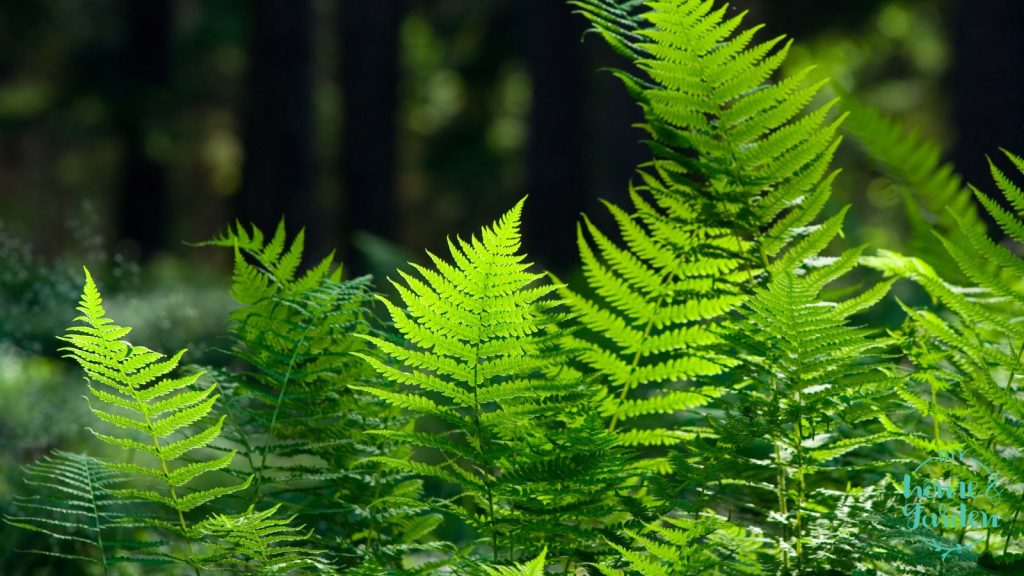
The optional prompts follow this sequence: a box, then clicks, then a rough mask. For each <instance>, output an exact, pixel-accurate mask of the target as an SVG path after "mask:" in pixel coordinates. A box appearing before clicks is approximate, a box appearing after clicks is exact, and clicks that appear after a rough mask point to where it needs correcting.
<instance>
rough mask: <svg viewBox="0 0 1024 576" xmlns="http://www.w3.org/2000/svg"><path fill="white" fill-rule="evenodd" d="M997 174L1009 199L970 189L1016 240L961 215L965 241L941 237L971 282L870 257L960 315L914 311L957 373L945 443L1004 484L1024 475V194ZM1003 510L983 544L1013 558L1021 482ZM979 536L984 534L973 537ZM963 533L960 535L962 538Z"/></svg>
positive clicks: (938, 361) (937, 356) (994, 169)
mask: <svg viewBox="0 0 1024 576" xmlns="http://www.w3.org/2000/svg"><path fill="white" fill-rule="evenodd" d="M1005 156H1006V159H1007V160H1009V162H1010V164H1011V165H1013V166H1014V167H1015V169H1016V170H1018V171H1020V172H1021V173H1024V159H1022V158H1021V157H1019V156H1017V155H1015V154H1012V153H1010V152H1005ZM990 168H991V173H992V177H993V180H994V181H995V183H996V186H997V188H998V189H999V191H1000V192H1001V194H1002V196H1003V198H1004V199H1005V201H1006V204H1005V205H1004V204H1003V203H1001V202H1000V201H998V200H997V199H996V198H994V197H992V196H990V195H988V194H986V193H984V192H981V191H980V190H978V189H976V188H973V191H974V194H975V196H976V198H977V199H978V202H979V203H980V204H981V206H982V207H983V208H984V209H985V211H986V212H988V214H989V216H990V217H991V218H992V220H993V221H994V222H995V223H996V224H997V225H998V226H999V228H1000V229H1001V231H1002V232H1003V233H1004V234H1005V235H1006V236H1007V239H1008V241H1009V242H1012V244H1013V246H1011V245H1009V244H1006V243H996V242H995V241H994V240H992V239H991V238H990V237H989V236H988V234H987V232H986V230H985V229H984V227H981V226H976V225H974V224H973V223H972V222H971V221H970V220H968V219H965V218H963V217H962V216H961V215H959V214H952V215H951V217H952V218H953V219H955V220H957V221H958V222H959V224H960V230H959V234H960V237H961V238H962V240H961V241H959V242H957V241H953V240H951V239H948V238H946V237H944V236H941V235H939V240H940V241H941V243H942V245H943V246H944V248H945V249H946V251H947V252H948V254H949V256H950V257H951V259H952V260H953V262H955V263H956V265H957V266H959V268H960V270H961V273H962V275H963V276H964V277H965V278H968V279H969V280H970V281H971V282H973V284H974V285H972V286H968V287H962V286H957V285H954V284H952V283H950V282H948V281H946V280H945V279H943V278H942V277H940V276H939V274H937V273H936V272H935V271H934V269H933V268H932V267H930V266H929V265H928V264H927V263H925V262H922V261H920V260H917V259H915V258H908V257H904V256H901V255H898V254H893V253H885V252H883V253H882V254H880V256H879V257H877V258H875V259H873V260H872V263H873V264H874V265H875V266H876V267H878V268H879V269H882V270H885V271H887V272H890V273H893V274H897V275H900V276H904V277H907V278H911V279H912V280H914V281H916V282H917V283H918V284H920V285H921V286H922V287H924V288H925V289H926V290H927V291H928V293H929V294H930V295H931V296H932V297H933V298H934V299H935V301H936V302H938V303H941V304H943V305H944V306H945V307H946V308H947V309H948V310H949V311H951V312H952V313H953V314H952V315H951V316H950V315H944V314H938V313H936V312H935V311H932V310H928V309H913V308H909V307H908V308H907V311H908V314H909V316H910V317H911V319H912V320H913V322H914V324H915V326H916V328H917V329H918V330H919V331H920V332H921V333H922V334H923V335H924V336H925V337H926V342H927V343H928V345H930V346H931V347H932V348H933V349H934V350H935V353H934V354H933V358H932V363H931V365H929V366H926V367H932V366H934V367H937V369H939V370H943V371H944V372H945V373H946V374H948V375H950V376H952V382H947V383H946V386H945V390H948V391H949V392H950V393H951V394H953V395H954V396H955V397H956V399H957V400H958V402H956V403H952V404H950V405H941V404H939V405H936V406H934V408H933V410H934V411H935V412H936V413H937V415H936V417H938V418H941V420H942V421H943V422H947V423H948V424H949V429H950V431H951V432H952V433H953V437H952V438H951V439H949V442H948V445H950V446H953V447H957V448H960V449H963V450H965V451H966V453H967V454H969V455H970V456H971V457H973V458H976V459H977V460H978V461H980V462H981V463H983V464H984V465H985V466H986V467H987V468H988V469H989V470H990V471H994V472H995V473H996V474H998V475H999V476H1000V477H1002V478H1003V479H1004V480H1003V481H1004V482H1005V485H1006V486H1008V487H1009V486H1014V485H1018V484H1019V482H1021V479H1022V478H1024V462H1022V461H1021V459H1020V453H1019V448H1020V446H1022V445H1024V433H1022V429H1024V403H1022V402H1021V400H1020V397H1019V394H1020V376H1021V374H1022V372H1024V328H1022V327H1021V325H1020V318H1021V317H1022V315H1024V289H1022V287H1021V284H1020V278H1021V275H1022V273H1024V260H1022V259H1021V258H1020V257H1019V256H1017V253H1016V252H1015V251H1014V247H1016V246H1019V245H1020V244H1021V243H1024V192H1022V190H1021V188H1020V186H1019V185H1017V184H1016V183H1015V182H1014V180H1013V179H1012V178H1011V177H1010V176H1009V175H1007V173H1006V172H1005V171H1004V170H1003V169H1001V168H999V166H998V165H997V164H996V163H995V162H994V161H990ZM1002 496H1003V497H1002V507H1001V509H1000V512H1001V514H1002V517H1003V518H1004V522H1005V525H1004V526H1002V527H1001V528H1000V529H998V530H992V529H991V528H989V529H987V530H986V533H985V534H984V538H983V543H982V544H981V546H982V548H983V550H984V551H985V552H986V553H988V554H991V555H994V556H997V557H1002V558H1005V559H1006V560H1007V561H1008V562H1009V561H1013V559H1014V558H1015V556H1014V553H1017V554H1019V553H1020V552H1021V549H1020V546H1019V543H1018V544H1017V545H1016V546H1015V545H1014V544H1015V542H1017V541H1019V538H1020V535H1021V533H1022V532H1024V530H1022V524H1024V520H1022V519H1021V517H1020V516H1021V508H1022V507H1024V494H1022V493H1021V492H1020V490H1019V489H1016V488H1014V489H1011V488H1007V489H1006V490H1004V491H1003V492H1002ZM975 537H979V536H977V535H975ZM961 538H963V536H962V535H961Z"/></svg>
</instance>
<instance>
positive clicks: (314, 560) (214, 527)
mask: <svg viewBox="0 0 1024 576" xmlns="http://www.w3.org/2000/svg"><path fill="white" fill-rule="evenodd" d="M280 507H281V505H280V504H278V505H276V506H273V507H271V508H268V509H267V510H263V511H261V512H254V511H253V509H252V508H250V509H249V510H248V511H246V512H245V513H243V514H236V515H224V514H217V515H214V516H211V517H210V518H207V519H205V520H203V521H202V522H200V523H199V524H196V525H195V526H194V527H193V530H194V531H195V533H196V534H197V535H199V536H202V537H204V538H205V539H206V540H207V541H208V542H210V550H209V551H208V552H205V553H203V554H202V555H201V556H200V557H199V558H198V561H199V563H200V564H201V565H203V566H206V567H210V568H213V569H216V570H230V571H233V572H236V573H242V574H258V575H260V576H272V575H278V574H308V573H311V572H315V573H317V574H336V571H335V570H334V566H333V565H332V563H331V562H330V561H328V560H327V559H326V558H325V557H324V556H323V551H322V550H310V549H308V548H306V547H305V546H304V543H305V541H306V540H307V539H308V538H309V536H310V534H308V533H304V532H302V527H301V526H300V527H296V526H292V525H291V523H292V521H293V520H294V519H295V517H292V518H286V519H281V518H275V517H274V516H275V514H276V513H277V511H278V509H279V508H280Z"/></svg>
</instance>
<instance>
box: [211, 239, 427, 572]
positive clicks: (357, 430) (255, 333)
mask: <svg viewBox="0 0 1024 576" xmlns="http://www.w3.org/2000/svg"><path fill="white" fill-rule="evenodd" d="M210 244H213V245H217V246H221V247H228V248H231V249H233V250H234V252H235V262H234V275H233V283H232V294H233V295H234V296H235V298H236V299H237V300H238V302H239V304H240V305H241V306H240V307H239V308H238V309H236V310H234V311H233V312H232V313H231V333H232V336H233V337H234V341H235V345H234V348H233V351H232V352H233V355H234V356H236V357H237V358H240V359H242V360H243V361H245V362H246V364H248V367H247V368H248V369H247V370H245V371H243V372H241V373H237V374H233V375H229V376H228V378H229V379H230V380H231V381H232V382H234V383H235V384H236V386H234V387H233V388H232V389H231V393H230V394H229V395H228V397H229V402H230V404H229V406H230V408H231V409H232V411H233V412H234V413H235V414H237V415H238V417H237V418H236V422H235V423H234V425H233V426H231V427H230V428H229V430H228V432H227V437H228V438H230V439H231V440H232V441H233V442H235V443H236V444H237V445H239V446H240V447H241V448H240V449H241V453H242V456H243V457H244V461H245V462H246V463H247V468H248V471H251V472H252V473H253V474H254V475H255V480H254V483H253V484H254V496H253V498H254V501H255V502H257V503H258V502H259V501H261V500H262V499H266V498H271V499H272V500H273V501H276V502H279V503H282V504H283V505H285V506H286V510H289V511H290V512H291V513H296V514H299V515H300V516H301V518H302V521H303V522H305V523H307V525H309V526H310V527H311V528H312V529H313V530H314V531H315V532H316V534H317V535H318V536H319V537H321V538H324V539H326V540H330V541H338V542H342V543H344V544H343V547H344V550H342V551H340V552H341V554H340V558H341V561H340V563H341V564H343V565H347V564H349V563H350V562H351V561H354V559H360V560H361V561H367V560H369V557H370V556H378V558H377V559H376V560H375V561H380V562H383V563H384V564H389V563H390V564H396V563H399V564H400V559H401V555H402V554H403V553H404V552H406V551H407V550H405V549H404V547H412V546H413V545H414V544H416V543H417V542H419V541H421V540H424V539H426V538H428V537H429V535H430V529H429V528H432V527H433V526H434V525H436V523H437V522H438V518H437V517H435V516H430V515H426V516H424V515H422V512H423V510H424V509H423V506H422V505H420V504H418V503H417V501H418V500H419V499H420V496H421V482H420V481H419V480H414V479H411V478H410V477H409V475H408V474H404V473H396V472H394V471H384V470H381V469H380V466H376V467H370V466H366V465H363V466H357V465H356V464H357V462H359V461H360V460H362V459H363V458H366V457H370V456H381V455H383V454H387V455H389V456H391V457H400V458H401V457H407V455H408V451H409V450H408V449H407V448H398V447H396V446H394V444H393V442H391V441H385V440H383V439H382V438H381V437H371V436H367V435H366V434H365V431H366V430H373V429H379V428H388V429H392V430H402V429H405V428H406V427H407V426H406V422H407V418H405V417H404V416H402V415H401V413H400V411H399V410H396V409H395V408H392V407H390V406H389V405H387V404H386V403H385V402H383V401H381V400H379V399H378V398H376V397H373V396H371V395H367V394H363V393H359V392H354V391H353V389H352V388H350V386H359V385H363V384H365V381H366V380H367V379H368V378H376V374H374V373H373V371H372V370H371V369H370V367H369V366H368V365H367V364H366V363H365V362H363V361H362V360H361V359H359V358H357V357H356V356H354V355H353V353H368V352H369V346H368V343H367V342H366V341H365V340H363V339H362V338H359V337H357V336H356V335H357V334H367V333H375V334H378V335H380V331H379V329H378V327H377V326H375V325H374V324H373V321H372V314H371V312H370V304H371V303H372V301H373V293H372V290H371V282H370V278H369V277H362V278H357V279H354V280H342V279H341V267H340V266H335V265H334V263H333V256H332V255H329V256H327V257H326V258H324V259H323V260H321V261H320V262H318V263H316V264H314V265H313V266H312V268H310V269H309V270H308V271H306V272H304V273H300V271H299V269H300V266H301V259H302V256H303V247H304V246H303V245H304V234H303V232H302V231H300V232H299V233H298V234H297V235H296V236H295V237H294V239H292V240H290V241H289V239H288V236H287V232H286V230H285V227H284V224H283V223H281V224H280V225H278V227H277V230H276V232H275V233H274V235H273V237H272V238H270V239H269V240H268V241H266V242H264V235H263V233H262V232H261V231H260V230H259V229H258V228H256V227H252V229H251V230H246V229H245V228H244V227H242V226H241V225H237V226H236V228H235V229H234V230H229V231H228V232H227V233H225V234H223V235H221V236H220V237H219V238H217V239H215V240H214V241H211V243H210ZM365 547H370V548H372V550H368V549H365ZM396 565H397V564H396Z"/></svg>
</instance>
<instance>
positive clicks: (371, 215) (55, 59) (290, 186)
mask: <svg viewBox="0 0 1024 576" xmlns="http://www.w3.org/2000/svg"><path fill="white" fill-rule="evenodd" d="M734 5H735V6H736V8H737V9H739V8H744V9H747V8H749V9H750V10H751V11H752V16H751V17H752V19H753V21H764V22H766V23H767V24H768V32H766V33H764V34H763V35H762V38H768V37H769V35H774V34H778V33H786V34H789V35H791V36H794V37H795V38H796V39H797V40H798V42H799V45H798V46H799V47H798V48H797V49H796V50H794V58H793V66H802V65H804V64H806V63H809V62H812V61H813V62H815V63H817V64H819V66H820V68H821V69H822V70H823V73H828V74H830V75H832V76H833V77H834V78H836V79H837V80H838V81H839V82H840V83H842V84H843V85H844V86H845V87H846V88H847V89H851V90H854V91H856V92H857V93H858V94H860V95H862V96H865V97H866V98H867V99H868V100H869V101H871V102H872V103H874V104H876V105H878V106H880V107H882V108H883V109H886V110H888V111H890V112H892V113H895V114H897V115H900V116H903V117H904V118H906V119H907V120H908V121H909V122H910V123H911V124H914V125H918V126H920V127H921V128H922V129H923V130H924V132H925V133H926V134H928V135H930V136H934V137H936V138H938V139H939V140H941V141H942V142H944V143H945V144H946V145H947V146H948V149H949V150H950V151H951V158H952V159H954V160H956V162H957V164H958V165H959V166H960V168H961V170H962V171H963V172H964V173H965V175H966V176H967V177H968V179H969V180H971V181H975V182H979V181H980V182H984V180H985V179H984V174H983V171H984V169H985V165H984V156H983V155H984V154H985V153H990V152H992V151H994V150H995V149H996V148H997V147H998V146H1005V147H1010V148H1016V149H1017V150H1022V149H1024V146H1022V144H1024V143H1022V142H1021V140H1022V135H1024V107H1022V106H1021V105H1020V104H1021V102H1022V99H1024V78H1022V77H1021V74H1020V73H1019V71H1020V70H1021V66H1020V63H1021V62H1020V61H1021V60H1022V59H1024V45H1022V44H1024V35H1022V34H1020V30H1021V29H1022V27H1024V4H1022V3H1020V2H1014V1H1012V0H986V1H985V2H971V1H969V0H937V1H934V2H928V1H910V0H908V1H891V0H888V1H886V0H842V1H839V0H830V1H829V2H827V3H822V2H808V1H803V0H744V1H738V2H735V3H734ZM583 32H584V22H583V20H582V18H580V17H578V16H576V15H573V14H571V13H570V10H569V9H568V8H567V6H566V5H565V4H564V3H563V2H561V1H560V0H432V1H411V0H341V1H338V2H332V1H325V0H257V1H252V2H243V1H240V0H206V1H200V0H146V1H145V2H140V1H135V0H92V1H88V2H86V1H84V0H37V1H33V2H16V1H8V2H0V220H2V221H3V223H4V225H5V229H6V230H7V231H8V232H9V233H11V234H16V235H18V236H19V237H20V238H24V239H26V240H27V241H28V242H29V243H30V244H32V245H33V246H34V247H35V249H36V251H38V252H40V253H42V254H59V253H61V252H63V251H67V250H69V249H74V248H76V242H77V240H76V237H75V236H76V231H75V230H73V229H71V228H74V226H88V227H89V229H90V231H89V233H90V234H94V235H95V236H96V238H97V240H96V241H97V242H99V243H101V245H102V251H105V252H107V253H118V254H121V255H123V256H124V257H125V258H126V259H128V260H131V261H138V262H143V263H145V262H149V261H152V260H153V259H160V258H173V257H180V256H181V255H183V254H186V253H188V251H189V250H190V249H189V248H188V247H186V246H185V245H184V244H183V243H184V242H188V241H198V240H203V239H206V238H209V237H211V236H212V235H214V234H215V233H217V232H218V231H219V230H222V229H223V228H224V226H226V225H227V224H228V223H230V222H231V221H233V220H234V219H236V218H238V219H241V220H242V221H246V222H248V221H252V222H255V223H257V224H259V225H261V226H264V227H268V226H272V225H273V224H275V223H276V222H277V220H278V218H280V216H282V215H284V216H285V217H286V219H287V222H288V223H289V224H290V225H292V226H300V225H301V226H305V227H306V228H307V232H308V234H309V237H310V247H311V248H312V249H313V251H314V252H316V253H320V254H323V253H326V252H327V251H328V250H329V249H331V248H337V249H338V250H339V251H340V252H341V253H342V255H343V256H344V259H345V260H346V262H348V263H349V265H350V268H351V269H353V270H354V271H365V270H369V269H373V268H374V262H377V263H381V262H383V261H388V259H389V258H391V259H392V260H393V259H395V258H400V257H402V256H400V255H401V254H402V251H404V252H408V253H411V254H421V253H422V252H421V249H422V248H424V247H431V248H436V247H438V246H439V245H440V243H441V242H443V239H444V236H445V235H446V234H450V233H462V234H466V233H469V232H471V231H473V230H474V229H475V228H476V227H477V226H478V225H480V224H482V223H484V222H486V221H488V220H490V219H492V218H493V217H495V216H496V215H497V214H499V213H500V212H501V211H503V210H504V209H506V208H507V207H508V206H510V205H511V204H512V203H513V202H514V201H515V200H517V199H518V198H519V197H521V196H522V195H524V194H529V195H530V198H531V199H530V201H529V203H528V207H529V208H528V214H527V218H526V227H527V230H526V241H527V248H528V249H529V250H530V252H531V254H532V256H533V257H534V258H535V259H536V260H539V261H541V262H542V263H544V264H547V265H549V266H551V267H553V268H556V269H564V268H566V267H568V266H571V265H572V263H573V262H574V261H575V248H574V246H573V242H574V234H575V232H574V227H573V225H572V224H571V223H572V222H573V221H575V220H576V218H577V216H578V214H579V213H580V212H581V211H587V212H588V213H590V214H593V215H595V216H596V217H598V218H599V219H600V217H601V216H602V212H603V210H601V209H600V208H599V206H598V203H597V199H598V198H608V199H612V200H621V199H622V198H623V197H624V194H625V190H626V184H627V182H628V179H629V177H630V175H631V173H632V171H633V168H634V167H635V165H636V164H637V163H638V162H639V161H642V160H643V159H644V158H645V151H644V149H643V148H642V147H641V146H640V145H639V144H637V143H636V140H637V138H638V137H639V133H638V132H636V131H635V130H634V129H633V128H631V124H632V123H633V122H635V121H637V119H638V111H637V109H636V107H635V106H634V105H633V104H632V103H631V102H630V100H629V99H628V98H627V96H626V95H625V94H624V92H623V90H621V89H620V87H619V86H618V85H617V82H616V81H615V80H614V79H613V78H612V77H611V76H610V75H609V74H607V73H605V72H602V71H600V70H599V68H601V67H606V66H614V65H617V64H620V63H621V62H620V61H619V60H618V59H617V58H616V57H615V56H614V55H613V54H612V53H611V52H610V51H609V50H608V49H607V48H606V47H605V46H604V45H603V44H602V42H601V41H600V40H599V39H598V38H596V37H591V38H588V39H586V40H585V41H582V40H583ZM848 163H849V164H851V165H852V166H853V168H854V172H855V173H854V174H853V175H852V176H848V177H847V178H845V179H844V181H845V182H846V183H847V184H846V187H845V190H846V192H845V194H844V195H841V197H840V201H843V202H852V203H854V205H855V212H854V213H855V215H856V214H860V217H862V218H864V219H865V220H867V222H865V224H866V225H869V226H875V227H876V228H877V230H876V231H875V232H874V233H868V236H872V235H874V236H875V238H869V239H874V240H883V239H888V240H892V239H893V238H891V237H896V238H897V239H898V236H899V234H898V232H897V231H896V230H897V229H898V228H899V227H900V226H901V224H900V223H899V221H898V219H897V220H892V221H890V220H888V219H887V218H886V217H885V216H884V215H883V216H878V215H872V213H871V212H872V210H874V211H875V212H878V210H877V208H878V207H879V206H878V203H879V202H881V207H882V208H886V207H888V205H886V201H887V199H886V198H870V197H868V195H869V193H870V185H869V184H870V183H866V182H864V181H863V180H862V179H859V177H858V175H857V174H856V162H855V161H854V160H849V161H848ZM866 184H867V185H866ZM881 196H884V194H881ZM890 200H891V199H890ZM872 202H874V204H875V205H872ZM859 205H863V206H864V210H857V209H856V207H857V206H859ZM882 212H885V210H883V211H882ZM83 219H85V220H87V222H85V223H82V222H81V220H83ZM69 222H74V223H75V224H74V225H69ZM553 223H557V225H554V224H553ZM78 233H79V234H80V231H79V232H78ZM396 250H397V252H396ZM188 258H190V259H192V260H195V259H197V258H198V259H200V260H201V259H202V258H203V253H201V252H199V253H196V252H193V253H191V254H188ZM378 267H382V266H378Z"/></svg>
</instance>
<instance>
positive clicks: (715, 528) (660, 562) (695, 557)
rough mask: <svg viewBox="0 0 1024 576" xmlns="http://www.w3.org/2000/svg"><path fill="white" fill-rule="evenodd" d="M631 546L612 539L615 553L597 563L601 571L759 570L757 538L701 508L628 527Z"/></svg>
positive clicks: (648, 574) (645, 575)
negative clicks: (695, 515)
mask: <svg viewBox="0 0 1024 576" xmlns="http://www.w3.org/2000/svg"><path fill="white" fill-rule="evenodd" d="M626 536H627V537H628V538H629V539H630V540H631V541H632V546H630V547H626V546H622V545H619V544H616V543H611V546H612V548H614V549H615V550H616V551H617V552H618V554H619V556H620V559H618V560H615V561H611V562H607V563H604V564H599V565H598V566H597V568H598V570H600V572H601V574H605V575H606V576H633V575H636V576H667V575H672V576H687V575H697V574H737V575H738V574H762V573H764V572H763V571H762V569H761V566H760V564H759V562H758V558H757V555H758V550H759V548H760V547H761V543H760V542H759V538H758V537H757V536H756V535H754V534H751V533H750V532H748V531H746V530H743V529H741V528H738V527H736V526H734V525H731V524H729V523H728V522H726V521H725V520H724V519H722V518H720V517H718V516H714V515H711V514H704V515H701V516H700V517H698V518H696V519H689V518H663V519H661V520H659V521H657V522H652V523H651V524H648V525H647V526H646V527H645V528H644V529H643V530H641V531H632V530H627V531H626Z"/></svg>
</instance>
